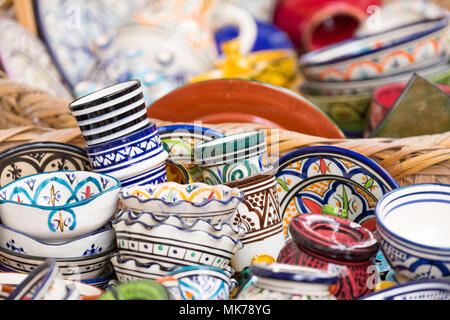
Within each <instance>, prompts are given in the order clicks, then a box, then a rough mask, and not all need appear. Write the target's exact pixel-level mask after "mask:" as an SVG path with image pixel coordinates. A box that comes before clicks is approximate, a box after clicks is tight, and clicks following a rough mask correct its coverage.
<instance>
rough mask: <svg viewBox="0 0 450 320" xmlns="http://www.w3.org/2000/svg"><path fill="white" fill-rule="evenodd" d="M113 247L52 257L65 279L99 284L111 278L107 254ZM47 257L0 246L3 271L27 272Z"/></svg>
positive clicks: (0, 264)
mask: <svg viewBox="0 0 450 320" xmlns="http://www.w3.org/2000/svg"><path fill="white" fill-rule="evenodd" d="M113 252H115V249H112V250H105V251H103V252H101V253H97V254H93V255H89V256H84V257H78V258H54V259H53V260H55V262H56V265H57V266H58V268H59V270H60V273H61V275H62V276H63V277H64V278H65V279H69V280H76V281H82V282H85V283H87V284H93V285H101V284H104V283H105V282H107V281H109V280H111V270H110V268H111V267H110V265H111V264H110V260H109V256H110V255H111V254H112V253H113ZM46 259H47V258H42V257H37V256H30V255H26V254H23V253H17V252H14V251H11V250H7V249H4V248H1V247H0V266H2V267H3V269H4V270H5V271H11V272H22V273H27V274H29V273H30V272H32V271H33V270H34V269H36V267H38V266H39V265H41V264H43V263H44V262H45V260H46Z"/></svg>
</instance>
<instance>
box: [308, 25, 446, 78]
mask: <svg viewBox="0 0 450 320" xmlns="http://www.w3.org/2000/svg"><path fill="white" fill-rule="evenodd" d="M447 25H448V18H447V17H443V18H439V19H435V20H429V21H421V22H418V23H415V24H411V25H407V26H404V27H399V28H396V29H394V30H388V31H385V32H380V33H377V34H375V35H371V36H366V37H361V38H354V39H351V40H347V41H343V42H340V43H338V44H335V45H330V46H327V47H324V48H321V49H318V50H315V51H312V52H309V53H307V54H305V55H303V56H302V57H300V60H299V64H300V69H301V71H302V73H303V74H304V76H305V77H306V78H307V79H309V80H317V81H355V80H364V79H370V78H376V77H380V76H386V75H390V74H395V73H400V72H405V71H411V70H414V69H417V67H419V66H422V65H423V64H424V63H427V61H428V60H432V59H436V58H438V57H439V56H440V55H441V54H442V53H443V52H445V50H446V47H447V44H446V41H447V40H446V39H447V36H446V27H447Z"/></svg>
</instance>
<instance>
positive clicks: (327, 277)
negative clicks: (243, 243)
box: [250, 263, 339, 284]
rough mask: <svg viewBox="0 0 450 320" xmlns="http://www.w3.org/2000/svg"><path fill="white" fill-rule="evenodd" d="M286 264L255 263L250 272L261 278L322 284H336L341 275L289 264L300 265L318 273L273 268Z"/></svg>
mask: <svg viewBox="0 0 450 320" xmlns="http://www.w3.org/2000/svg"><path fill="white" fill-rule="evenodd" d="M275 265H284V264H281V263H271V264H266V263H254V264H252V265H251V266H250V272H251V273H252V274H253V275H255V276H258V277H261V278H271V279H277V280H287V281H298V282H309V283H320V284H334V283H336V282H337V281H338V279H339V276H338V275H337V274H332V273H329V272H327V271H324V270H320V269H315V268H309V267H302V266H294V265H288V266H289V267H293V268H295V267H299V271H301V270H302V269H311V270H315V271H317V274H313V273H310V274H306V273H293V272H292V273H291V272H282V271H281V272H276V271H274V270H271V266H272V267H273V266H275Z"/></svg>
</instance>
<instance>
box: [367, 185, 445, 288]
mask: <svg viewBox="0 0 450 320" xmlns="http://www.w3.org/2000/svg"><path fill="white" fill-rule="evenodd" d="M375 214H376V219H377V232H378V236H379V240H380V245H381V249H382V250H383V254H384V256H385V257H386V259H387V261H388V262H389V264H390V265H391V266H392V268H393V269H394V270H395V277H396V279H397V280H398V281H399V282H406V281H411V280H419V279H437V278H446V279H450V232H449V230H450V185H439V184H417V185H410V186H406V187H402V188H399V189H396V190H394V191H391V192H389V193H388V194H386V195H384V196H383V197H382V198H381V199H380V200H379V202H378V203H377V206H376V211H375Z"/></svg>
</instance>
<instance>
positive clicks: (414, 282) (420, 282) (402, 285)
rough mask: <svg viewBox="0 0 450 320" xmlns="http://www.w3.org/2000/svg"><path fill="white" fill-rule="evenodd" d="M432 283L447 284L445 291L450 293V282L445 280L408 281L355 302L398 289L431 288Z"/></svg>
mask: <svg viewBox="0 0 450 320" xmlns="http://www.w3.org/2000/svg"><path fill="white" fill-rule="evenodd" d="M433 283H439V284H447V285H448V286H449V288H448V289H447V291H449V292H450V280H445V279H424V280H415V281H410V282H406V283H402V284H396V285H395V286H392V287H389V288H386V289H383V290H380V291H377V292H373V293H370V294H368V295H365V296H363V297H360V298H358V299H357V300H365V299H366V298H370V297H377V296H380V297H381V296H383V295H384V294H385V293H388V292H392V291H394V292H395V291H396V290H398V289H400V288H405V287H411V286H414V285H418V284H419V285H420V284H429V285H430V288H432V287H431V286H432V285H433ZM407 293H408V292H404V293H401V294H407ZM394 296H396V294H394V295H393V296H392V297H394Z"/></svg>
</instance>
